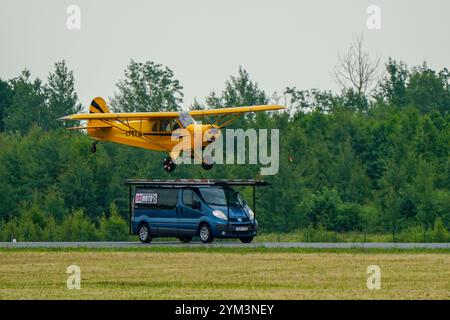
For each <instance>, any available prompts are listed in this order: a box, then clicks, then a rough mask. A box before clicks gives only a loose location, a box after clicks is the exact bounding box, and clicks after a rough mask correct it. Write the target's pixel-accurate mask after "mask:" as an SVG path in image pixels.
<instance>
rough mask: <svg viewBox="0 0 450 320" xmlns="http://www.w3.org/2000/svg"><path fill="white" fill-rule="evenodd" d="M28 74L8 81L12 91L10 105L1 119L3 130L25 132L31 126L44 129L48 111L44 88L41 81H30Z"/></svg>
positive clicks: (26, 72)
mask: <svg viewBox="0 0 450 320" xmlns="http://www.w3.org/2000/svg"><path fill="white" fill-rule="evenodd" d="M30 75H31V74H30V72H29V71H28V70H25V71H23V72H22V74H21V75H20V76H19V77H18V78H15V79H13V80H11V81H10V83H11V87H12V89H13V92H14V94H13V96H12V98H11V103H10V105H9V107H8V108H6V110H5V113H4V118H3V123H4V130H6V131H12V132H15V131H18V132H21V133H24V132H27V131H28V130H29V129H30V128H31V127H32V126H33V125H38V126H42V127H44V125H45V124H46V123H47V122H46V119H47V118H48V109H47V106H46V104H45V100H46V97H45V93H44V87H43V85H42V82H41V80H39V79H36V80H34V81H31V80H30Z"/></svg>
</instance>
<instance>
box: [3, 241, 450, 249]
mask: <svg viewBox="0 0 450 320" xmlns="http://www.w3.org/2000/svg"><path fill="white" fill-rule="evenodd" d="M145 247H147V248H152V247H188V248H310V249H314V248H316V249H351V248H365V249H414V248H417V249H450V243H376V242H366V243H310V242H254V243H248V244H244V243H239V242H213V243H210V244H204V243H201V242H191V243H188V244H185V243H180V242H178V241H164V242H163V241H154V242H152V243H148V244H144V243H140V242H15V243H13V242H0V248H145Z"/></svg>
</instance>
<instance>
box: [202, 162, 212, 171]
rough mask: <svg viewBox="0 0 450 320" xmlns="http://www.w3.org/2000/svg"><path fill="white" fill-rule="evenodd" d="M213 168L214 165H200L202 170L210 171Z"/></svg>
mask: <svg viewBox="0 0 450 320" xmlns="http://www.w3.org/2000/svg"><path fill="white" fill-rule="evenodd" d="M213 166H214V163H213V164H207V163H205V162H203V163H202V168H203V169H205V170H211V169H212V167H213Z"/></svg>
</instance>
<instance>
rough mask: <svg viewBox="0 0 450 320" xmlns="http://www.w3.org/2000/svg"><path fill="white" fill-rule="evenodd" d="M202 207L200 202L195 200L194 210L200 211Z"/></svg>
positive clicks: (193, 201)
mask: <svg viewBox="0 0 450 320" xmlns="http://www.w3.org/2000/svg"><path fill="white" fill-rule="evenodd" d="M201 207H202V206H201V204H200V201H198V200H196V199H193V200H192V209H200V208H201Z"/></svg>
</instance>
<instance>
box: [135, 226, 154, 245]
mask: <svg viewBox="0 0 450 320" xmlns="http://www.w3.org/2000/svg"><path fill="white" fill-rule="evenodd" d="M138 237H139V240H141V242H143V243H149V242H150V241H152V237H151V234H150V227H149V226H148V224H146V223H143V224H141V225H140V226H139V228H138Z"/></svg>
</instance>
